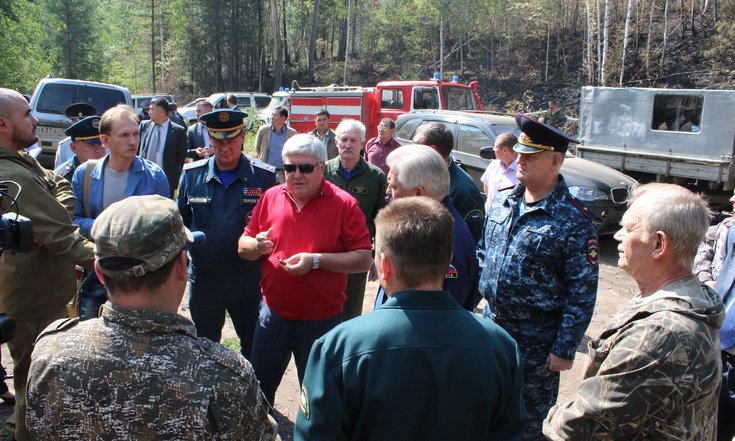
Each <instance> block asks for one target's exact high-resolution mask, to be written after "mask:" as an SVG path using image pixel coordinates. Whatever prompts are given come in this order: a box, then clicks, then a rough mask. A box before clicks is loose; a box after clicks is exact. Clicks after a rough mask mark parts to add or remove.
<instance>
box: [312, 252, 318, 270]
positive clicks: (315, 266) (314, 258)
mask: <svg viewBox="0 0 735 441" xmlns="http://www.w3.org/2000/svg"><path fill="white" fill-rule="evenodd" d="M312 257H313V260H312V261H311V269H317V268H319V255H317V254H312Z"/></svg>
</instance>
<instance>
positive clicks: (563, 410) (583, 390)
mask: <svg viewBox="0 0 735 441" xmlns="http://www.w3.org/2000/svg"><path fill="white" fill-rule="evenodd" d="M709 221H710V213H709V210H708V208H707V203H706V202H705V201H704V200H703V199H702V198H701V197H700V196H698V195H696V194H694V193H692V192H691V191H689V190H687V189H685V188H683V187H679V186H677V185H673V184H648V185H644V186H641V187H639V188H638V189H637V190H636V191H635V192H634V193H633V197H632V198H631V200H630V202H629V207H628V210H627V211H626V213H625V215H624V216H623V220H622V222H621V225H622V228H621V229H620V230H619V231H618V232H617V233H616V234H615V239H616V240H618V241H619V242H620V244H619V245H618V256H619V257H618V266H619V267H620V268H622V269H623V270H624V271H625V272H627V273H628V274H630V276H631V277H633V279H634V280H635V281H636V283H637V284H638V289H639V290H640V293H639V294H638V295H636V296H635V297H634V298H633V299H632V300H631V301H630V302H629V303H628V304H627V305H626V306H625V307H623V309H622V310H621V311H620V313H619V314H618V315H617V316H616V317H615V318H614V319H613V320H612V322H611V324H610V326H608V328H607V330H605V331H604V332H603V333H602V334H601V335H600V338H599V339H597V340H594V341H591V342H589V344H588V346H589V357H590V359H589V361H588V364H587V371H586V372H585V379H584V380H583V381H582V383H581V384H580V385H579V387H578V388H577V392H576V395H575V397H574V398H573V399H572V400H571V401H569V402H566V403H561V404H558V405H557V406H555V407H554V408H552V409H551V411H550V412H549V415H548V417H547V419H546V421H545V422H544V434H545V435H546V436H547V437H548V438H549V439H552V440H622V439H672V440H673V439H676V440H714V439H715V436H716V434H717V430H716V420H717V418H716V416H717V395H718V392H719V388H720V378H721V375H720V374H721V368H720V341H719V338H718V329H719V328H720V326H721V325H722V322H723V320H724V318H725V312H724V310H723V307H722V302H721V301H720V296H719V295H718V294H717V293H716V292H715V291H713V290H712V289H711V288H710V287H708V286H707V285H705V284H704V283H701V282H700V281H699V280H697V278H696V276H694V275H693V274H692V261H693V259H694V255H695V253H696V252H697V246H698V245H699V243H700V242H701V240H702V238H703V237H704V234H705V231H706V230H707V227H708V226H709Z"/></svg>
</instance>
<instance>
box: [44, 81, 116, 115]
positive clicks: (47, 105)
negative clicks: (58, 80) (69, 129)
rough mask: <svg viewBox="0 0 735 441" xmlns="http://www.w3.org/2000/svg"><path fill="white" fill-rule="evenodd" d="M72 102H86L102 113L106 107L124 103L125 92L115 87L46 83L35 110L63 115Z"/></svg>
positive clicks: (98, 112)
mask: <svg viewBox="0 0 735 441" xmlns="http://www.w3.org/2000/svg"><path fill="white" fill-rule="evenodd" d="M74 103H86V104H89V105H91V106H93V107H94V108H95V109H96V110H97V114H99V115H102V114H103V113H104V112H105V111H106V110H107V109H109V108H111V107H114V106H116V105H118V104H120V103H123V104H125V94H124V93H123V92H122V91H119V90H115V89H107V88H104V87H95V86H84V85H76V84H47V85H46V86H45V87H44V88H43V90H42V91H41V96H40V97H39V98H38V103H37V104H36V110H37V111H38V112H41V113H54V114H57V115H63V114H64V110H65V109H66V108H67V107H68V106H69V105H70V104H74Z"/></svg>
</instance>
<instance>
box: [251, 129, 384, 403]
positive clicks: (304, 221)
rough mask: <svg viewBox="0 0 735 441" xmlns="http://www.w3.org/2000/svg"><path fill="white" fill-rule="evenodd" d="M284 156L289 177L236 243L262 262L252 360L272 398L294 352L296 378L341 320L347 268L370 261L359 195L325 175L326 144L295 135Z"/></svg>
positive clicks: (362, 268)
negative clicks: (317, 342)
mask: <svg viewBox="0 0 735 441" xmlns="http://www.w3.org/2000/svg"><path fill="white" fill-rule="evenodd" d="M282 159H283V170H284V172H285V176H286V183H285V184H282V185H278V186H275V187H271V188H270V189H268V190H267V191H266V192H265V193H263V195H262V196H261V198H260V200H259V201H258V203H257V204H256V206H255V208H254V209H253V213H252V216H251V218H250V222H249V223H248V225H247V226H246V227H245V231H244V232H243V234H242V236H241V237H240V241H239V243H238V253H239V255H240V257H242V258H243V259H248V260H260V271H261V274H262V278H261V281H260V288H261V292H262V293H263V302H262V305H261V309H260V317H259V318H258V323H257V325H256V329H255V337H254V340H253V350H252V356H251V360H250V361H251V363H252V364H253V368H254V369H255V374H256V376H257V377H258V380H259V381H260V386H261V388H262V389H263V393H264V394H265V396H266V398H267V399H268V401H269V402H270V403H271V404H273V403H274V399H275V395H276V389H277V388H278V385H279V383H280V382H281V378H282V377H283V374H284V372H285V371H286V367H287V366H288V361H289V359H290V358H291V354H292V353H293V355H294V359H295V362H296V369H297V370H298V375H299V382H301V381H303V378H304V370H305V369H306V362H307V359H308V357H309V351H310V350H311V345H312V344H313V343H314V340H316V339H317V338H319V337H321V336H322V335H323V334H325V333H326V332H327V331H329V330H330V329H332V328H334V327H335V326H337V325H338V324H339V323H340V322H341V318H342V305H343V304H344V302H345V294H344V292H345V286H346V283H347V274H351V273H362V272H366V271H367V270H368V269H369V268H370V265H371V264H372V256H371V253H370V248H371V244H370V233H369V232H368V229H367V225H366V222H365V216H364V215H363V214H362V211H360V207H359V206H358V204H357V201H356V200H355V199H354V198H353V197H352V196H350V195H349V194H348V193H347V192H345V191H343V190H341V189H339V188H338V187H337V186H335V185H333V184H331V183H330V182H328V181H326V180H325V179H324V162H325V161H326V159H327V152H326V149H325V148H324V144H322V142H321V141H320V140H319V139H318V138H316V137H314V136H313V135H306V134H302V135H295V136H293V137H292V138H290V139H289V140H288V141H286V144H285V145H284V146H283V151H282Z"/></svg>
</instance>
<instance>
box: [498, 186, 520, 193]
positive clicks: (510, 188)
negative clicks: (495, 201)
mask: <svg viewBox="0 0 735 441" xmlns="http://www.w3.org/2000/svg"><path fill="white" fill-rule="evenodd" d="M517 186H518V184H513V185H509V186H507V187H503V188H501V189H499V190H498V193H500V192H501V191H506V190H513V189H514V188H516V187H517Z"/></svg>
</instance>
